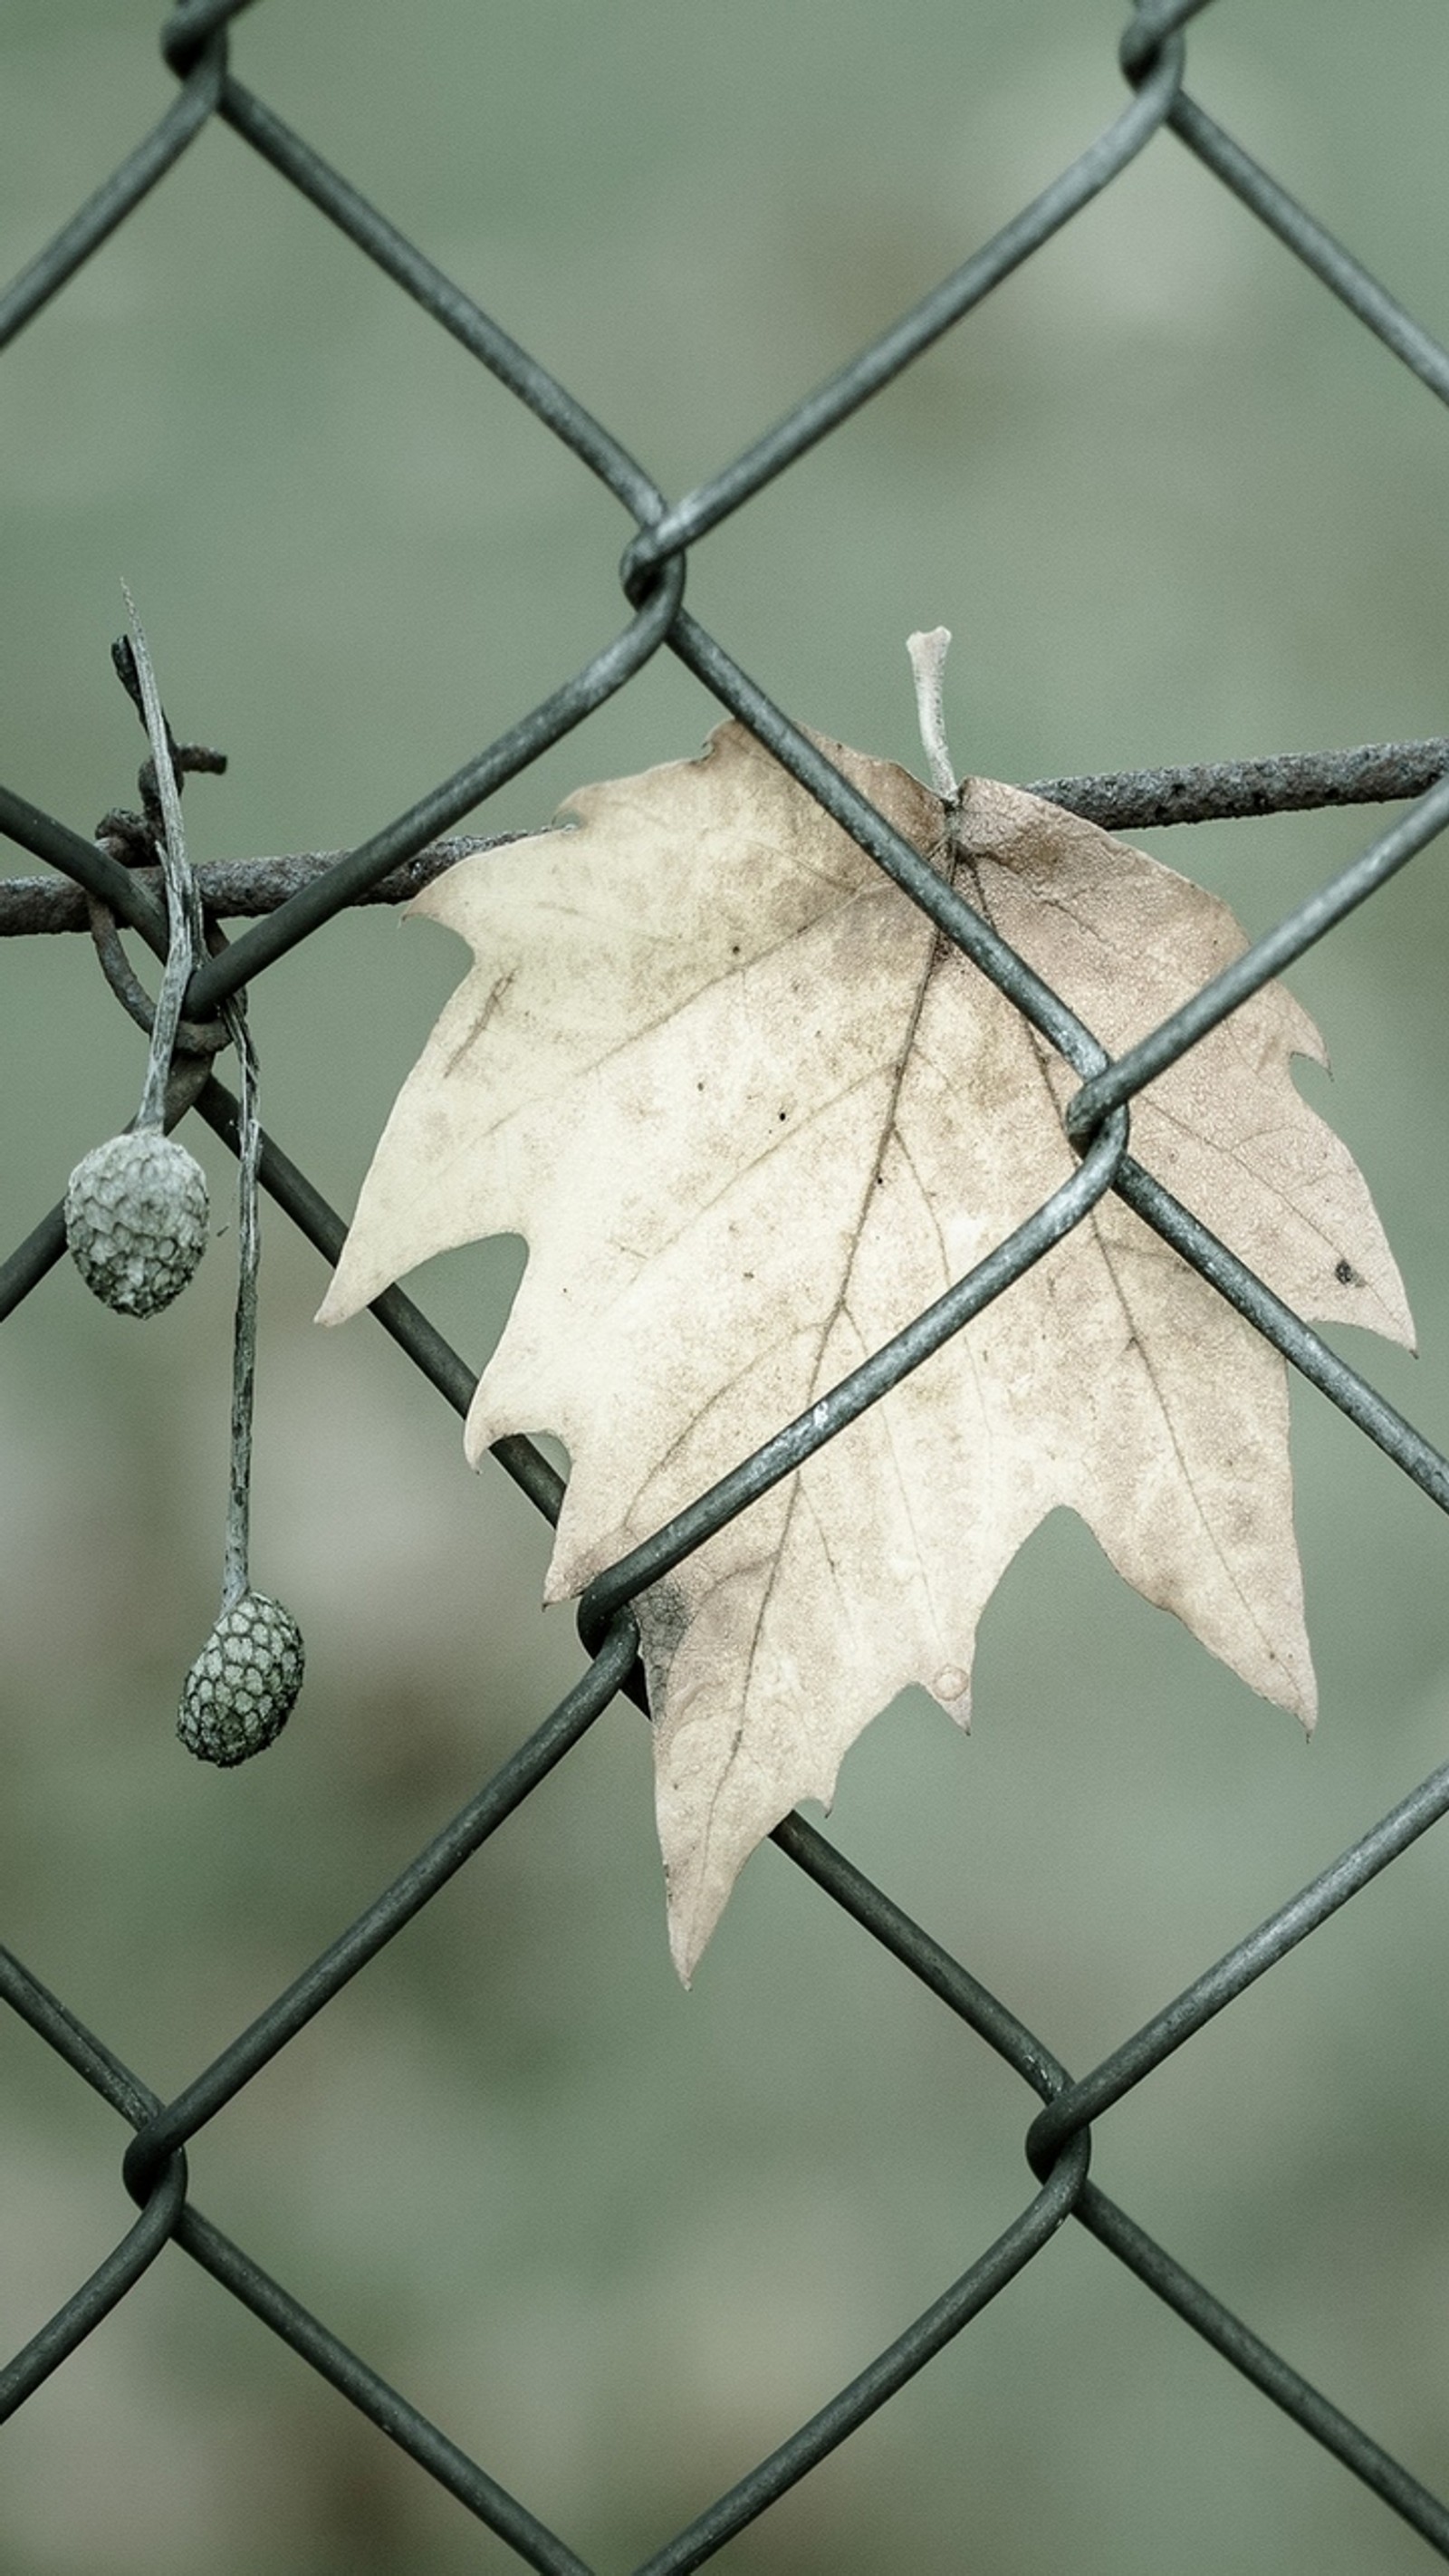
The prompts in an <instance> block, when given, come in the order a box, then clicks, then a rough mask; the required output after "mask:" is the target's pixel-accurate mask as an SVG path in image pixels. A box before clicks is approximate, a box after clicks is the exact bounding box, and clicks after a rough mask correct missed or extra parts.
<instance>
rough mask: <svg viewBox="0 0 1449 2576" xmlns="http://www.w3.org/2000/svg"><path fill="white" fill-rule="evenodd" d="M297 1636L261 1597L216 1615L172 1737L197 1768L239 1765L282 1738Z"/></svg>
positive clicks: (294, 1683)
mask: <svg viewBox="0 0 1449 2576" xmlns="http://www.w3.org/2000/svg"><path fill="white" fill-rule="evenodd" d="M304 1661H305V1656H304V1651H303V1646H302V1631H301V1629H300V1628H299V1627H298V1625H297V1622H296V1620H295V1619H294V1618H293V1616H292V1614H291V1611H290V1610H284V1609H283V1607H282V1604H281V1602H280V1601H271V1600H269V1599H268V1597H267V1595H266V1594H265V1593H264V1592H244V1593H243V1594H242V1596H241V1599H240V1600H239V1601H234V1602H233V1603H232V1605H231V1608H230V1609H229V1610H223V1612H222V1614H221V1617H220V1618H219V1619H218V1621H217V1623H216V1626H215V1627H214V1628H213V1630H212V1632H211V1635H210V1636H209V1637H208V1638H207V1641H206V1643H205V1645H204V1646H203V1647H202V1649H201V1652H200V1654H199V1655H198V1656H197V1658H196V1661H195V1663H194V1664H193V1665H192V1667H191V1670H190V1672H189V1673H188V1674H187V1676H186V1684H185V1688H184V1689H183V1691H182V1693H181V1712H180V1715H179V1716H178V1718H177V1720H176V1732H177V1734H178V1735H179V1736H180V1738H181V1741H182V1743H183V1744H184V1745H186V1746H188V1747H189V1749H190V1751H191V1752H193V1753H194V1754H196V1755H197V1756H198V1758H199V1759H200V1760H201V1761H203V1762H218V1763H220V1764H221V1765H222V1766H223V1768H226V1767H228V1766H229V1765H230V1764H232V1763H234V1762H245V1761H246V1760H247V1759H248V1757H249V1756H250V1755H251V1754H253V1753H260V1752H262V1751H263V1750H264V1748H265V1747H266V1746H267V1745H269V1744H270V1743H271V1742H272V1740H273V1738H274V1737H275V1736H278V1735H280V1734H281V1731H282V1729H283V1727H284V1726H285V1725H286V1723H287V1720H288V1718H289V1717H290V1716H291V1714H292V1710H293V1708H294V1706H295V1705H296V1699H297V1693H298V1692H299V1690H300V1689H301V1687H302V1668H303V1664H304Z"/></svg>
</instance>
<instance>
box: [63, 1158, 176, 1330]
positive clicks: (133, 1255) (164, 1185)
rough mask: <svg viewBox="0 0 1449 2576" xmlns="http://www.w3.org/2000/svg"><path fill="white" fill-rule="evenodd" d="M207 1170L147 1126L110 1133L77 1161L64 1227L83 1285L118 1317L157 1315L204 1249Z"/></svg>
mask: <svg viewBox="0 0 1449 2576" xmlns="http://www.w3.org/2000/svg"><path fill="white" fill-rule="evenodd" d="M206 1215H207V1202H206V1174H205V1173H204V1172H203V1170H202V1168H201V1165H200V1164H199V1163H198V1162H197V1161H196V1159H195V1157H194V1155H191V1154H188V1152H187V1150H186V1148H185V1146H184V1145H178V1144H177V1143H176V1142H175V1140H174V1138H172V1137H170V1136H159V1135H157V1134H156V1132H155V1130H154V1129H149V1130H144V1131H143V1132H142V1133H141V1134H139V1135H131V1136H112V1137H111V1139H110V1141H109V1143H107V1144H105V1145H97V1146H96V1147H95V1149H94V1151H93V1152H91V1153H89V1154H87V1155H86V1156H85V1158H84V1160H83V1161H81V1162H79V1163H77V1165H76V1167H75V1170H74V1171H73V1172H72V1174H71V1176H70V1183H69V1186H68V1188H67V1190H66V1194H65V1233H66V1241H67V1243H68V1244H69V1245H70V1250H71V1257H72V1259H73V1261H74V1262H75V1265H76V1268H77V1269H78V1271H79V1272H80V1275H81V1277H82V1279H83V1280H84V1281H85V1283H86V1286H87V1287H88V1288H90V1289H93V1290H94V1292H95V1294H96V1296H97V1297H99V1298H100V1299H101V1301H102V1303H103V1304H104V1305H107V1306H110V1307H112V1308H113V1309H114V1311H115V1313H116V1314H118V1315H156V1314H159V1313H160V1311H161V1308H162V1307H163V1306H169V1305H170V1303H171V1300H172V1298H173V1297H177V1296H179V1295H180V1293H181V1291H182V1289H183V1288H184V1287H185V1285H186V1283H187V1280H188V1279H189V1278H190V1277H191V1274H192V1272H193V1271H194V1270H195V1268H196V1265H197V1263H198V1261H199V1260H200V1259H201V1256H202V1253H203V1252H204V1251H205V1249H206Z"/></svg>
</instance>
